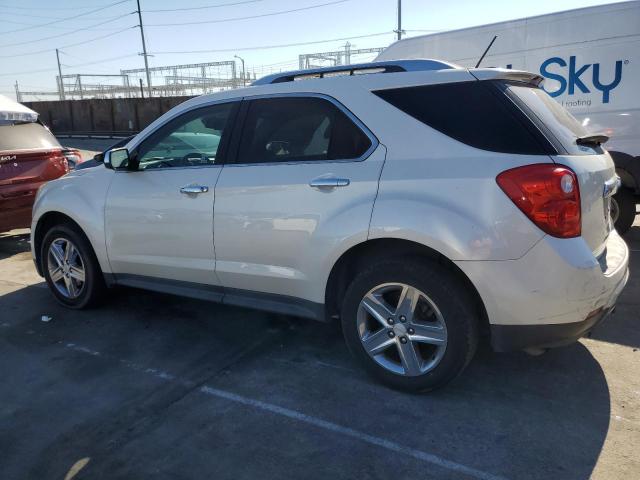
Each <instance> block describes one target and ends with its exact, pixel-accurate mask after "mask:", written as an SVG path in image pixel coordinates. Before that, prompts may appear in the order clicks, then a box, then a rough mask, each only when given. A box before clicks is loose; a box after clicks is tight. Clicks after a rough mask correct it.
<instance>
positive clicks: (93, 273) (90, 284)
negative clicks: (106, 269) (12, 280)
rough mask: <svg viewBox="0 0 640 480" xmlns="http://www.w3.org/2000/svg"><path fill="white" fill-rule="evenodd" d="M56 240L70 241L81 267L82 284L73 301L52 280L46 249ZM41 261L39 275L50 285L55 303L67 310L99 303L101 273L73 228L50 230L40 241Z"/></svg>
mask: <svg viewBox="0 0 640 480" xmlns="http://www.w3.org/2000/svg"><path fill="white" fill-rule="evenodd" d="M57 239H65V240H68V241H71V242H72V244H73V245H74V246H75V247H76V249H77V251H78V255H79V256H80V258H81V260H82V264H83V266H84V275H85V281H84V283H83V285H82V287H81V289H80V292H79V295H78V296H77V297H75V298H68V297H66V296H65V295H63V294H62V293H61V292H60V291H59V290H58V288H57V287H56V285H55V284H54V282H53V281H52V279H51V274H50V269H49V265H50V262H51V259H50V256H49V253H48V252H49V247H50V246H51V243H52V242H54V241H56V240H57ZM40 259H41V260H40V261H41V264H42V272H43V274H44V278H45V280H46V281H47V285H49V290H51V293H53V296H54V297H55V299H56V300H57V301H58V302H59V303H61V304H62V305H64V306H65V307H68V308H73V309H78V310H79V309H83V308H88V307H92V306H95V305H96V304H98V303H99V302H100V300H102V298H103V297H104V293H105V291H106V288H107V287H106V285H105V282H104V276H103V275H102V270H101V269H100V264H99V263H98V259H97V258H96V255H95V253H94V251H93V248H92V247H91V244H90V243H89V240H88V239H87V237H86V236H85V235H84V233H83V232H82V231H81V230H80V229H79V228H78V227H76V226H75V225H72V224H60V225H55V226H53V227H51V228H50V229H49V230H48V231H47V233H46V234H45V236H44V239H43V241H42V249H41V252H40Z"/></svg>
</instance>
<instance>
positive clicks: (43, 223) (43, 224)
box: [32, 211, 95, 276]
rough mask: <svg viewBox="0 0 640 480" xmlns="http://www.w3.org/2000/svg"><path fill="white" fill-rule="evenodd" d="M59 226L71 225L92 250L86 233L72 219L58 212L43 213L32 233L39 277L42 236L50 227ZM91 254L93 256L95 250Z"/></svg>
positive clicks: (40, 271)
mask: <svg viewBox="0 0 640 480" xmlns="http://www.w3.org/2000/svg"><path fill="white" fill-rule="evenodd" d="M61 224H69V225H72V226H73V227H74V228H75V229H77V230H78V232H79V233H81V234H82V235H83V236H84V237H85V239H86V240H87V242H88V243H89V245H91V248H92V249H93V244H92V243H91V240H90V239H89V237H88V236H87V234H86V232H85V231H84V230H83V228H82V227H81V226H80V224H79V223H78V222H76V221H75V220H74V219H73V218H71V217H70V216H69V215H67V214H65V213H62V212H58V211H49V212H46V213H43V214H42V215H41V216H40V218H39V219H38V222H37V223H36V226H35V231H34V232H33V233H32V242H33V252H34V255H35V264H36V269H37V270H38V274H39V275H40V276H43V270H42V242H43V241H44V236H45V235H46V234H47V232H48V231H49V229H50V228H51V227H53V226H55V225H61ZM93 254H94V255H95V249H94V252H93Z"/></svg>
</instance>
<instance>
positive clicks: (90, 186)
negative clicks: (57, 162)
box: [31, 168, 113, 273]
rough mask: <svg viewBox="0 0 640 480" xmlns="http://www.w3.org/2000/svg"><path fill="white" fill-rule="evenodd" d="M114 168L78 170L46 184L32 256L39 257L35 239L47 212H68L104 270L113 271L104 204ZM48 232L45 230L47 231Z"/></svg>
mask: <svg viewBox="0 0 640 480" xmlns="http://www.w3.org/2000/svg"><path fill="white" fill-rule="evenodd" d="M112 178H113V171H111V170H107V169H97V168H91V169H86V170H82V171H80V172H74V173H72V174H69V175H66V176H64V177H62V178H59V179H58V180H54V181H52V182H49V183H47V184H45V185H43V186H42V188H41V189H40V190H39V191H38V195H37V197H36V200H35V203H34V205H33V216H32V219H31V255H32V257H33V259H34V261H35V260H36V258H37V252H36V251H35V243H36V242H35V241H34V240H35V238H36V235H37V234H39V232H38V228H39V227H40V226H41V225H40V223H41V220H42V219H43V218H45V216H46V215H47V214H50V213H59V214H63V215H66V216H67V217H69V218H70V219H71V220H73V221H74V222H75V223H77V224H78V225H79V226H80V228H81V229H82V231H83V232H84V233H85V235H86V236H87V238H88V239H89V242H91V246H92V247H93V250H94V252H95V254H96V257H97V259H98V263H99V264H100V268H101V269H102V271H103V273H111V267H110V265H109V260H108V257H107V249H106V244H105V235H104V205H105V199H106V196H107V191H108V190H109V185H110V184H111V179H112ZM43 233H44V232H43Z"/></svg>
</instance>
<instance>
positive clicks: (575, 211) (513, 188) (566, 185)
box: [496, 163, 581, 238]
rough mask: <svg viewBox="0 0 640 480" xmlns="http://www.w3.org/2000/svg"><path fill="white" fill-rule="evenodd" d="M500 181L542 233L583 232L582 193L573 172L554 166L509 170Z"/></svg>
mask: <svg viewBox="0 0 640 480" xmlns="http://www.w3.org/2000/svg"><path fill="white" fill-rule="evenodd" d="M496 182H497V183H498V185H499V186H500V188H501V189H502V190H503V191H504V193H506V194H507V196H508V197H509V198H510V199H511V201H513V203H515V204H516V206H517V207H518V208H519V209H520V210H522V212H523V213H524V214H525V215H526V216H527V217H529V219H530V220H531V221H532V222H533V223H535V224H536V225H537V226H538V227H539V228H540V229H541V230H542V231H544V232H546V233H548V234H549V235H552V236H554V237H558V238H572V237H579V236H580V233H581V219H580V215H581V208H580V190H579V188H578V179H577V177H576V174H575V173H574V172H573V170H571V169H569V168H567V167H564V166H561V165H554V164H550V163H547V164H536V165H526V166H524V167H518V168H512V169H511V170H506V171H504V172H502V173H501V174H500V175H498V176H497V177H496Z"/></svg>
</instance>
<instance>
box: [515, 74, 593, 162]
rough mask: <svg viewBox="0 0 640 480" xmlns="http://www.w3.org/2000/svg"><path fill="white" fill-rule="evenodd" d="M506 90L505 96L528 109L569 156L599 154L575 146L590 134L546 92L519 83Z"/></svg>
mask: <svg viewBox="0 0 640 480" xmlns="http://www.w3.org/2000/svg"><path fill="white" fill-rule="evenodd" d="M506 90H507V94H510V95H512V96H515V97H517V98H518V99H519V100H520V101H521V102H522V103H524V104H525V105H526V106H527V107H528V109H529V110H530V111H531V113H533V114H534V115H535V116H536V117H537V118H538V120H539V121H540V122H541V123H543V124H544V126H545V127H546V128H547V129H549V131H550V132H551V133H552V134H553V135H554V136H555V137H556V139H557V140H558V141H559V142H560V143H561V144H562V146H563V147H564V148H565V149H566V150H567V152H568V153H569V154H573V155H584V154H588V153H599V152H598V151H596V150H594V149H593V148H591V147H586V146H581V145H577V144H576V139H577V138H578V137H583V136H585V135H589V134H591V133H592V132H590V131H589V130H588V129H587V128H586V127H584V126H583V125H582V124H581V123H580V122H578V120H576V118H575V117H574V116H573V115H571V114H570V113H569V112H568V111H567V110H566V109H565V108H564V107H563V106H562V105H560V104H559V103H558V102H556V101H555V100H554V99H553V98H551V97H550V96H549V94H548V93H547V92H545V91H544V90H542V89H541V88H537V87H533V86H531V85H526V84H519V83H508V84H507V85H506Z"/></svg>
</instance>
